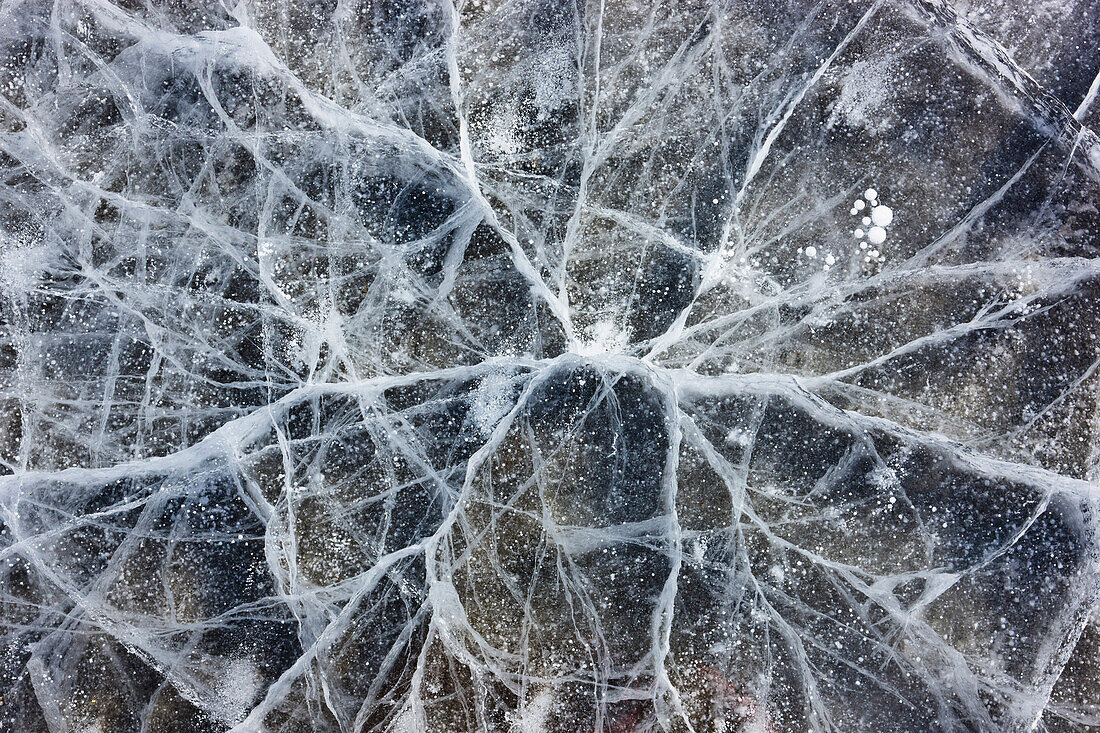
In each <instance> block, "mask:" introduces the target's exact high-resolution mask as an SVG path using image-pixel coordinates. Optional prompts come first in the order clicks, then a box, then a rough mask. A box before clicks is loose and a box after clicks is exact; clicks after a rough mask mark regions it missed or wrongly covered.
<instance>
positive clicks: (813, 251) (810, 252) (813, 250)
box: [806, 246, 817, 257]
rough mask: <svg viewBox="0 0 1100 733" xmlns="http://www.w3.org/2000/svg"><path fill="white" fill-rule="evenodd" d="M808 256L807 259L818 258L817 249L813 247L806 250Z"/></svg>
mask: <svg viewBox="0 0 1100 733" xmlns="http://www.w3.org/2000/svg"><path fill="white" fill-rule="evenodd" d="M806 256H807V257H817V247H813V246H810V247H807V248H806Z"/></svg>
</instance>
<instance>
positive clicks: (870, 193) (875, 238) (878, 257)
mask: <svg viewBox="0 0 1100 733" xmlns="http://www.w3.org/2000/svg"><path fill="white" fill-rule="evenodd" d="M867 207H870V215H869V216H862V217H861V218H860V223H861V224H862V225H863V226H862V227H856V229H855V230H854V231H853V232H852V236H854V237H855V238H856V239H858V240H860V242H859V248H860V250H862V251H863V252H864V261H865V262H866V263H868V264H870V263H872V262H877V263H880V264H881V263H882V262H884V261H885V260H886V258H885V256H884V255H883V254H882V251H881V250H880V249H879V248H878V246H877V245H882V244H885V243H886V234H887V231H886V228H887V227H889V226H890V224H892V223H893V221H894V210H893V209H891V208H890V207H889V206H887V205H885V204H883V203H882V202H881V201H880V200H879V197H878V191H876V190H875V189H873V188H868V189H867V190H866V191H864V192H863V198H859V199H856V201H855V203H854V204H852V209H851V211H850V212H849V213H851V214H852V216H857V215H859V214H861V213H862V212H863V211H864V210H865V209H866V208H867ZM864 227H866V229H864ZM865 238H866V239H865ZM871 245H875V246H874V247H872V246H871Z"/></svg>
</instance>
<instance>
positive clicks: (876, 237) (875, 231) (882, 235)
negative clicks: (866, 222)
mask: <svg viewBox="0 0 1100 733" xmlns="http://www.w3.org/2000/svg"><path fill="white" fill-rule="evenodd" d="M867 239H869V240H871V244H882V243H883V242H885V241H886V230H885V229H883V228H882V227H871V228H870V229H868V230H867Z"/></svg>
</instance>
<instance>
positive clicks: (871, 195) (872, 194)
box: [863, 188, 878, 201]
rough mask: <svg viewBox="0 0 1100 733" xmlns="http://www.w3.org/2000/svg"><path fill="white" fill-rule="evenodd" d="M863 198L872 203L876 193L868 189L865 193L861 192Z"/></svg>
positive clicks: (876, 195)
mask: <svg viewBox="0 0 1100 733" xmlns="http://www.w3.org/2000/svg"><path fill="white" fill-rule="evenodd" d="M863 197H864V198H865V199H867V200H868V201H874V200H875V199H877V198H878V191H876V190H875V189H873V188H868V189H867V190H866V191H864V192H863Z"/></svg>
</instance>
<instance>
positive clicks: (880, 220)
mask: <svg viewBox="0 0 1100 733" xmlns="http://www.w3.org/2000/svg"><path fill="white" fill-rule="evenodd" d="M893 220H894V210H893V209H891V208H890V207H889V206H876V207H875V208H873V209H871V221H873V222H874V223H875V225H876V226H880V227H886V226H890V222H892V221H893Z"/></svg>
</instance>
